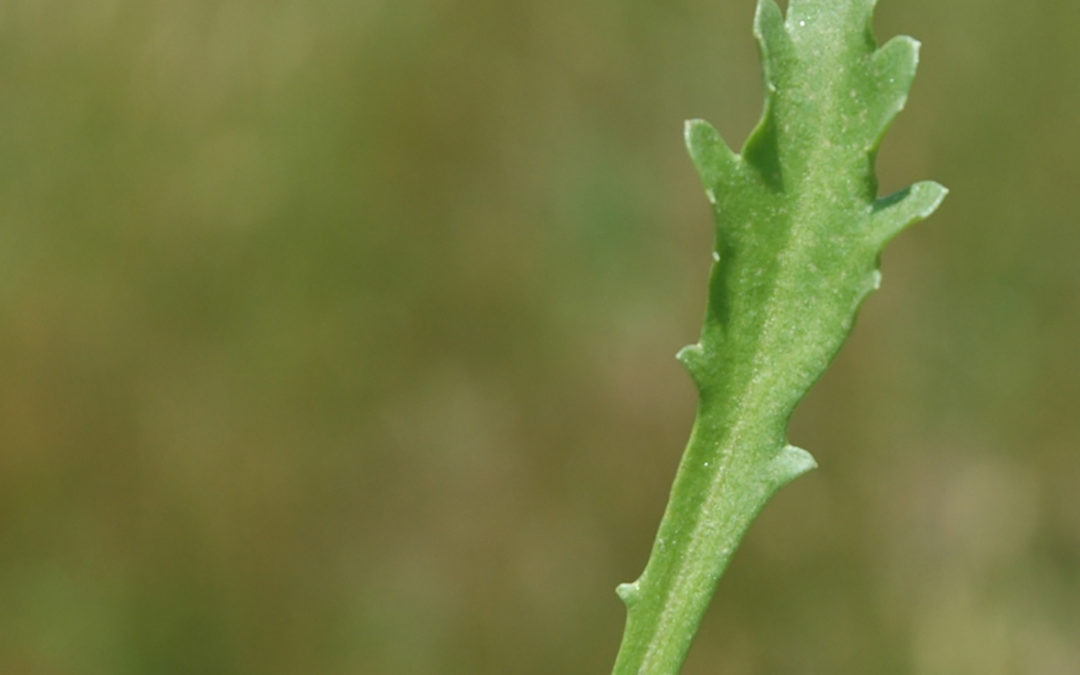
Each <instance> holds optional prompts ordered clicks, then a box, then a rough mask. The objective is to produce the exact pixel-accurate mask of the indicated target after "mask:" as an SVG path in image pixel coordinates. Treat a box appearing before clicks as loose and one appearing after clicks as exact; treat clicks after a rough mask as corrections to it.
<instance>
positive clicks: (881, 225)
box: [871, 180, 949, 244]
mask: <svg viewBox="0 0 1080 675" xmlns="http://www.w3.org/2000/svg"><path fill="white" fill-rule="evenodd" d="M948 194H949V189H948V188H947V187H945V186H944V185H942V184H941V183H938V182H936V181H932V180H925V181H920V182H918V183H915V184H914V185H911V186H909V187H907V188H905V189H903V190H901V191H900V192H897V193H895V194H892V195H889V196H888V197H882V198H881V199H879V200H877V201H876V202H874V206H873V214H872V215H871V222H872V223H873V224H874V227H873V228H872V229H873V236H874V237H875V238H876V239H877V240H878V241H877V243H879V244H884V243H885V242H887V241H889V240H890V239H892V238H893V237H894V236H896V235H897V234H898V233H899V232H900V231H901V230H903V229H904V228H905V227H907V226H909V225H911V224H913V223H917V222H919V221H920V220H925V219H927V218H929V217H930V215H931V214H932V213H934V211H936V210H937V208H938V207H939V206H941V202H943V201H945V197H946V196H947V195H948Z"/></svg>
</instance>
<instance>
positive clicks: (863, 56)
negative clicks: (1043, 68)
mask: <svg viewBox="0 0 1080 675" xmlns="http://www.w3.org/2000/svg"><path fill="white" fill-rule="evenodd" d="M874 4H875V0H790V3H789V8H788V12H787V16H786V18H785V16H784V15H783V13H782V12H781V10H780V8H779V7H778V6H777V4H776V3H775V2H774V0H759V2H758V6H757V13H756V16H755V19H754V34H755V36H756V37H757V40H758V44H759V46H760V52H761V59H762V62H763V65H764V71H765V88H766V96H765V111H764V114H763V116H762V119H761V121H760V123H759V124H758V125H757V127H756V128H755V129H754V131H753V133H751V135H750V137H749V139H748V140H747V142H746V144H745V146H744V147H743V150H742V152H741V154H736V153H734V152H733V151H732V150H730V149H729V148H728V146H727V145H726V144H725V143H724V141H723V139H722V138H721V137H720V135H719V133H717V132H716V130H715V129H713V128H712V127H711V126H709V125H708V124H707V123H705V122H703V121H700V120H694V121H691V122H688V123H687V125H686V144H687V147H688V148H689V150H690V155H691V157H692V159H693V161H694V164H695V165H696V166H697V169H698V172H699V173H700V175H701V179H702V182H703V183H704V185H705V192H706V194H707V196H708V198H709V201H710V202H712V204H713V211H714V216H715V221H716V248H715V253H716V255H715V256H714V258H715V259H716V262H715V264H714V265H713V268H712V272H711V275H710V279H709V300H708V307H707V309H706V312H705V322H704V327H703V328H702V331H701V338H700V340H699V341H698V342H697V343H696V344H693V345H690V346H688V347H686V348H684V349H683V350H682V351H681V352H679V355H678V358H679V360H680V361H682V363H683V364H684V365H685V366H686V368H687V370H689V371H690V375H691V377H692V378H693V380H694V383H695V384H696V386H697V389H698V392H699V394H700V396H699V403H698V412H697V419H696V420H695V422H694V427H693V431H692V432H691V435H690V441H689V444H688V446H687V448H686V452H685V454H684V456H683V459H682V462H681V464H680V466H679V470H678V473H677V475H676V477H675V482H674V485H673V486H672V490H671V497H670V501H669V502H668V506H667V509H666V511H665V513H664V517H663V520H662V522H661V523H660V529H659V532H658V534H657V537H656V541H655V543H654V545H653V549H652V554H651V556H650V557H649V561H648V563H647V565H646V567H645V571H644V572H643V573H642V574H641V576H640V577H639V578H638V579H637V581H634V582H633V583H628V584H622V585H620V586H619V588H618V594H619V596H620V597H621V598H622V599H623V601H624V602H625V603H626V606H627V623H626V630H625V633H624V635H623V640H622V645H621V647H620V649H619V654H618V657H617V660H616V663H615V669H614V672H615V674H616V675H630V674H631V673H646V674H648V675H674V674H675V673H678V671H679V669H680V668H681V666H682V663H683V661H684V660H685V658H686V654H687V652H688V650H689V648H690V643H691V641H692V639H693V636H694V633H695V632H696V631H697V627H698V625H699V624H700V622H701V618H702V616H703V615H704V613H705V610H706V608H707V606H708V603H709V601H710V599H711V597H712V595H713V592H714V590H715V588H716V584H717V582H718V581H719V579H720V576H721V574H722V573H723V572H724V569H725V568H726V567H727V565H728V562H729V561H730V560H731V556H732V554H733V553H734V551H735V549H736V547H737V546H738V544H739V542H740V540H741V539H742V537H743V535H744V533H745V532H746V530H747V528H748V527H749V525H750V523H751V521H752V520H753V519H754V518H755V517H756V516H757V514H758V513H759V512H760V511H761V509H762V507H763V506H764V505H765V502H766V501H768V499H769V498H770V497H771V496H772V495H773V493H774V492H776V490H778V489H779V488H780V487H781V486H783V485H785V484H786V483H788V482H789V481H791V480H793V479H794V478H796V477H797V476H799V475H801V474H802V473H804V472H806V471H808V470H810V469H811V468H813V467H814V466H815V463H814V459H813V458H812V457H811V456H810V454H809V453H807V452H806V451H805V450H801V449H799V448H796V447H794V446H792V445H789V444H788V442H787V426H788V421H789V419H790V418H791V415H792V413H793V412H794V410H795V406H796V405H797V404H798V402H799V401H800V400H801V399H802V398H803V396H804V395H805V394H806V392H807V391H808V390H809V388H810V387H811V385H812V384H813V383H814V382H815V381H816V380H817V379H818V378H819V377H820V376H821V374H822V373H823V372H824V370H825V368H826V366H827V365H828V364H829V362H830V361H831V360H832V358H833V356H834V355H835V354H836V352H837V351H838V350H839V349H840V346H841V345H842V344H843V342H844V340H845V338H846V337H847V335H848V333H849V331H850V330H851V327H852V324H853V322H854V320H855V314H856V311H857V310H858V308H859V305H860V303H862V301H863V299H864V298H865V297H866V296H867V295H868V294H869V293H870V292H871V291H873V290H875V289H876V288H877V287H878V285H879V283H880V280H881V274H880V272H879V259H880V255H881V251H882V248H883V247H884V246H885V244H886V243H887V242H888V241H889V240H890V239H892V238H893V237H894V236H895V235H896V234H897V233H898V232H899V231H900V230H902V229H903V228H904V227H906V226H908V225H910V224H911V223H913V222H916V221H918V220H921V219H923V218H926V217H927V216H929V215H930V214H931V213H932V212H933V211H934V209H935V208H937V206H938V204H940V203H941V201H942V199H944V197H945V194H946V192H947V191H946V189H945V188H944V187H942V186H941V185H938V184H937V183H933V182H921V183H916V184H914V185H912V186H910V187H908V188H907V189H905V190H902V191H900V192H898V193H896V194H894V195H891V196H888V197H884V198H878V196H877V187H878V186H877V180H876V178H875V175H874V158H875V155H876V152H877V148H878V145H879V143H880V141H881V138H882V136H883V135H884V133H885V129H886V128H887V127H888V126H889V124H890V123H891V122H892V120H893V118H894V117H895V116H896V115H897V113H899V112H900V110H901V109H902V108H903V107H904V104H905V102H906V100H907V95H908V91H909V89H910V87H911V84H912V80H913V78H914V76H915V68H916V64H917V62H918V48H919V43H918V42H916V41H915V40H913V39H911V38H909V37H897V38H894V39H892V40H890V41H889V42H887V43H886V44H885V45H884V46H882V47H880V48H878V47H877V44H876V42H875V40H874V36H873V33H872V29H871V19H872V14H873V8H874Z"/></svg>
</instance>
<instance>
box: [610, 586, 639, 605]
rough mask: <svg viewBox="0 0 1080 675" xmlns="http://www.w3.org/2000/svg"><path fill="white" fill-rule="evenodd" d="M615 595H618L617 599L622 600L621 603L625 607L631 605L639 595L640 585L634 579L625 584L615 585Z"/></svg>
mask: <svg viewBox="0 0 1080 675" xmlns="http://www.w3.org/2000/svg"><path fill="white" fill-rule="evenodd" d="M615 595H617V596H619V599H620V600H622V601H623V604H624V605H626V606H627V607H632V606H633V605H634V603H636V602H637V600H638V598H640V597H641V586H640V585H639V584H638V582H636V581H634V582H631V583H626V584H619V585H618V586H616V587H615Z"/></svg>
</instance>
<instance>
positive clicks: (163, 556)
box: [0, 0, 1080, 675]
mask: <svg viewBox="0 0 1080 675" xmlns="http://www.w3.org/2000/svg"><path fill="white" fill-rule="evenodd" d="M753 4H754V3H753V2H752V1H751V0H740V1H739V2H733V1H729V0H668V1H664V2H661V1H659V0H577V1H576V2H519V1H509V2H508V1H506V0H471V1H470V2H452V1H450V0H405V1H400V0H397V1H391V0H360V1H359V2H356V0H349V1H346V0H275V1H267V0H214V1H211V0H185V1H184V2H169V1H165V0H79V1H78V2H72V1H63V0H0V673H3V674H4V675H69V674H70V675H106V674H108V675H127V674H132V675H170V674H177V675H180V674H184V675H188V674H191V673H199V674H216V673H221V674H226V673H229V674H231V673H239V674H267V675H291V674H300V673H304V674H306V673H324V674H327V675H337V674H341V675H345V674H350V675H351V674H365V675H366V674H374V675H410V674H419V673H438V674H440V675H457V674H461V675H466V674H467V675H483V674H493V675H494V674H500V675H501V674H505V673H515V674H522V675H530V674H537V675H539V674H550V673H605V672H609V669H610V666H611V662H612V660H613V658H614V654H615V650H616V647H617V645H618V641H619V638H620V635H621V631H622V624H623V619H624V614H623V608H622V606H621V604H620V603H619V601H618V600H617V599H616V597H615V594H614V592H613V590H614V587H615V584H616V583H618V582H621V581H628V580H631V579H633V578H635V577H636V576H637V574H638V573H639V572H640V570H641V568H642V567H643V565H644V563H645V558H646V556H647V554H648V551H649V548H650V546H651V542H652V537H653V534H654V531H655V527H656V525H657V523H658V521H659V517H660V514H661V511H662V509H663V505H664V502H665V500H666V495H667V490H668V487H669V485H670V480H671V478H672V476H673V474H674V470H675V466H676V463H677V461H678V457H679V455H680V453H681V450H682V447H683V444H684V442H685V439H686V437H687V434H688V432H689V428H690V423H691V420H692V417H693V414H694V403H695V396H694V392H693V389H692V386H691V384H690V381H689V378H688V377H687V376H686V375H685V374H684V373H683V372H682V369H681V368H680V367H679V366H678V365H677V363H676V362H675V360H674V359H673V355H674V353H675V351H676V350H677V349H678V348H679V347H681V346H682V345H684V344H686V343H689V342H693V341H694V340H695V339H696V337H697V331H698V329H699V326H700V319H701V316H702V313H703V309H704V304H705V280H706V275H707V271H708V266H709V264H710V262H711V260H710V245H711V223H710V215H709V208H708V203H707V201H706V199H705V197H704V195H703V193H702V190H701V188H700V185H699V183H698V179H697V177H696V176H695V174H694V172H693V170H692V168H691V165H690V162H689V160H688V159H687V157H686V156H685V152H684V150H683V147H682V141H681V132H682V121H683V120H684V119H686V118H691V117H705V118H707V119H709V120H710V121H712V122H713V123H714V124H715V125H716V126H717V127H718V128H719V129H721V130H722V132H723V133H724V135H725V136H726V137H727V138H728V139H729V141H730V142H731V143H732V144H734V145H736V146H737V145H738V144H739V143H741V140H742V139H743V138H745V136H746V134H747V132H748V131H749V130H750V128H751V127H752V126H753V124H754V122H755V120H756V118H757V116H758V114H759V111H760V107H761V85H760V76H759V68H758V62H757V54H756V48H755V45H754V43H753V40H752V37H751V32H750V26H751V19H752V14H753V9H754V8H753ZM1036 5H1037V6H1036ZM1036 5H1032V4H1025V3H1018V2H1014V1H1012V0H951V1H950V2H934V1H932V0H904V1H900V0H888V1H885V0H883V1H882V3H881V7H880V8H879V11H878V16H877V20H876V29H877V33H878V35H879V36H880V37H881V38H886V37H889V36H891V35H893V34H896V33H901V32H903V33H911V34H914V35H916V36H917V37H919V38H920V39H921V40H922V41H923V45H924V48H923V65H922V72H921V75H920V78H919V79H918V81H917V82H916V85H915V88H914V91H913V93H912V97H911V99H910V102H909V106H908V110H907V111H905V113H904V114H903V115H902V116H901V117H900V119H899V121H898V122H897V124H896V125H895V127H894V129H893V131H892V132H891V134H890V135H889V136H888V137H887V140H886V141H885V143H884V145H883V147H882V151H881V155H880V161H879V168H880V173H881V179H882V189H883V192H890V191H893V190H895V189H898V188H901V187H903V186H904V185H906V184H907V183H909V182H912V181H914V180H918V179H923V178H934V179H937V180H939V181H941V182H943V183H945V184H946V185H948V186H949V187H950V188H951V189H952V195H951V196H950V198H949V200H948V201H947V202H946V204H945V205H944V207H943V208H942V209H941V211H940V212H939V214H938V215H936V216H934V217H933V219H932V220H931V221H929V222H927V223H924V224H921V225H919V226H917V227H915V228H913V229H912V230H910V231H908V232H906V233H904V234H903V235H902V236H900V237H899V238H898V239H897V240H896V241H895V242H894V243H893V244H892V245H891V246H890V248H889V249H888V251H887V253H886V255H885V257H884V278H885V283H884V286H883V288H882V290H881V291H880V292H878V293H877V294H876V295H874V296H873V297H872V298H871V299H870V301H869V302H868V303H867V305H866V306H865V309H864V311H863V312H862V315H861V316H860V319H859V322H858V325H857V328H856V330H855V332H854V334H853V336H852V338H851V340H850V342H849V343H848V345H847V346H846V348H845V349H844V351H843V352H842V354H841V355H840V357H839V359H838V361H837V362H836V363H835V365H834V367H833V368H832V369H831V371H830V372H829V373H828V374H827V376H826V377H825V378H824V379H823V381H822V382H821V383H820V384H819V386H818V387H817V388H816V389H815V390H814V391H813V393H812V394H811V396H810V397H809V398H808V399H807V401H806V402H805V403H804V405H803V406H802V407H801V408H800V410H799V412H798V413H797V415H796V418H795V420H794V422H793V425H792V429H791V437H792V440H793V441H794V442H796V443H798V444H799V445H801V446H803V447H806V448H809V449H810V450H812V451H813V452H814V454H815V455H816V456H817V458H818V460H819V462H820V465H821V468H820V469H819V470H818V471H816V472H813V473H812V474H810V475H808V476H807V477H804V478H802V479H800V480H798V481H797V482H795V483H794V484H793V485H791V486H790V487H788V488H786V489H785V490H783V491H782V492H781V493H780V494H779V495H778V496H777V497H776V499H775V500H774V501H773V502H772V503H771V504H770V505H769V506H768V508H767V509H766V511H765V513H764V514H763V516H762V517H761V518H760V520H759V521H758V522H757V523H756V524H755V526H754V527H753V528H752V531H751V533H750V534H749V536H748V538H747V540H746V542H745V544H744V546H743V548H742V550H741V551H740V552H739V554H738V556H737V557H736V559H735V561H734V564H733V566H732V567H731V569H730V571H729V573H728V575H727V576H726V577H725V578H724V580H723V581H722V583H721V585H720V589H719V593H718V596H717V599H716V601H715V603H714V606H713V609H712V610H711V613H710V615H709V616H708V618H707V620H706V622H705V624H704V626H703V629H702V632H701V633H700V635H699V638H698V640H697V642H696V644H695V648H694V650H693V652H692V655H691V657H690V661H689V663H688V664H687V667H686V669H685V672H686V674H687V675H704V674H706V673H725V674H726V675H740V674H755V675H764V674H776V675H800V674H807V675H810V674H820V673H852V674H854V673H860V674H861V673H876V674H884V675H889V674H894V673H895V674H916V675H924V674H925V675H939V674H941V673H948V674H950V675H965V674H969V673H970V674H972V675H974V674H978V675H1008V674H1024V675H1030V674H1038V675H1059V674H1060V675H1064V674H1069V673H1076V672H1080V642H1078V641H1077V640H1076V636H1077V635H1080V495H1078V486H1080V457H1078V456H1077V452H1076V450H1077V448H1076V445H1077V443H1076V440H1077V436H1078V433H1080V415H1078V414H1077V406H1078V405H1080V350H1078V349H1077V334H1078V331H1080V312H1078V311H1077V296H1078V293H1080V265H1078V262H1077V261H1078V260H1080V236H1078V233H1077V230H1078V227H1080V222H1078V216H1077V206H1076V199H1075V197H1076V194H1077V191H1078V189H1080V169H1078V163H1077V157H1078V156H1080V115H1078V113H1077V110H1078V107H1080V85H1078V82H1080V51H1078V50H1077V49H1076V48H1075V41H1076V34H1077V30H1078V29H1080V4H1077V3H1071V2H1064V1H1061V2H1041V3H1036Z"/></svg>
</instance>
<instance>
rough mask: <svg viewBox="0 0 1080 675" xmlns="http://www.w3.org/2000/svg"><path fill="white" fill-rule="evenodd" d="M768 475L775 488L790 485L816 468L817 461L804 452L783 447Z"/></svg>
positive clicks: (790, 447)
mask: <svg viewBox="0 0 1080 675" xmlns="http://www.w3.org/2000/svg"><path fill="white" fill-rule="evenodd" d="M769 468H770V474H771V476H772V479H773V483H774V484H775V485H776V487H777V488H779V487H781V486H783V485H786V484H787V483H790V482H791V481H793V480H795V479H796V478H798V477H799V476H801V475H803V474H804V473H806V472H808V471H811V470H813V469H816V468H817V460H815V459H814V456H813V455H811V454H810V453H809V452H807V451H806V450H803V449H802V448H799V447H796V446H794V445H785V446H784V449H783V450H781V451H780V453H779V454H777V455H776V457H774V458H773V460H772V463H771V465H770V467H769Z"/></svg>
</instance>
